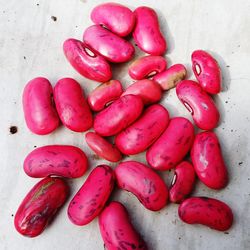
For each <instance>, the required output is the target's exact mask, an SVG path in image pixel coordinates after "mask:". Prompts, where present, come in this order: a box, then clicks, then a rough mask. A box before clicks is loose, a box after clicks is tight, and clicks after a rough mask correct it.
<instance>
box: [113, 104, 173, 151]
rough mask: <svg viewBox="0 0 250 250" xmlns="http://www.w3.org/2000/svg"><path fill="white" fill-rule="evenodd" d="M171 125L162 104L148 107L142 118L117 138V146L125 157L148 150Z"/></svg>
mask: <svg viewBox="0 0 250 250" xmlns="http://www.w3.org/2000/svg"><path fill="white" fill-rule="evenodd" d="M168 123H169V114H168V111H167V110H166V109H165V108H164V107H163V106H161V105H160V104H154V105H152V106H150V107H148V108H147V109H146V110H145V111H144V113H143V114H142V116H141V117H140V118H139V119H138V120H137V121H135V122H134V123H133V124H132V125H130V126H129V127H128V128H126V129H125V130H123V131H122V132H121V133H119V134H118V135H117V137H116V138H115V144H116V145H117V147H118V149H119V150H120V151H121V152H122V153H123V154H125V155H134V154H138V153H141V152H143V151H144V150H146V149H147V148H148V147H149V146H150V145H151V144H152V143H153V142H154V141H156V140H157V139H158V137H159V136H160V135H161V134H162V133H163V132H164V130H165V129H166V127H167V125H168Z"/></svg>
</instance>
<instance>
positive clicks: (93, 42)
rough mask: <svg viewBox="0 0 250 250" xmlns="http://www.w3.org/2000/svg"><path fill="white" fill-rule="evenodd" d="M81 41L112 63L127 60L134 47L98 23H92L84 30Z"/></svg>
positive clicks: (131, 54) (133, 51)
mask: <svg viewBox="0 0 250 250" xmlns="http://www.w3.org/2000/svg"><path fill="white" fill-rule="evenodd" d="M83 41H84V42H85V43H86V44H87V45H88V46H89V47H90V48H92V49H93V50H94V51H96V52H97V53H99V54H100V55H102V56H103V57H104V58H105V59H106V60H108V61H110V62H114V63H122V62H127V61H129V60H130V59H131V58H132V57H133V55H134V53H135V49H134V47H133V45H132V44H131V43H130V42H128V41H127V40H125V39H123V38H121V37H119V36H117V35H115V34H114V33H112V32H111V31H109V30H107V29H105V28H103V27H101V26H100V25H92V26H90V27H89V28H87V29H86V30H85V31H84V34H83Z"/></svg>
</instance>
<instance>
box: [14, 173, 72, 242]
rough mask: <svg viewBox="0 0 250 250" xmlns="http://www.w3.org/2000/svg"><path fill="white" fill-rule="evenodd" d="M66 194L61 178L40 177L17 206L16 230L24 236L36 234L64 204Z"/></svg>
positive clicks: (34, 235)
mask: <svg viewBox="0 0 250 250" xmlns="http://www.w3.org/2000/svg"><path fill="white" fill-rule="evenodd" d="M67 196H68V186H67V185H66V183H65V182H64V181H63V180H62V179H59V178H52V177H47V178H45V179H42V180H41V181H39V182H38V183H37V184H36V185H35V186H34V187H33V188H32V189H31V190H30V192H29V193H28V194H27V195H26V197H25V198H24V200H23V201H22V203H21V205H20V206H19V208H18V210H17V212H16V214H15V218H14V224H15V228H16V230H17V231H18V232H19V233H20V234H22V235H24V236H28V237H36V236H38V235H39V234H41V233H42V232H43V230H44V229H45V228H46V226H47V224H48V223H49V222H50V221H51V219H52V218H53V217H54V215H55V213H56V212H57V210H58V209H59V208H60V207H61V206H62V205H63V204H64V202H65V200H66V198H67Z"/></svg>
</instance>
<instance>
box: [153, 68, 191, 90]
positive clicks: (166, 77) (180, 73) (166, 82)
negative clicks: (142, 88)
mask: <svg viewBox="0 0 250 250" xmlns="http://www.w3.org/2000/svg"><path fill="white" fill-rule="evenodd" d="M186 75H187V70H186V68H185V66H184V65H182V64H174V65H172V66H171V67H170V68H168V69H167V70H165V71H163V72H161V73H159V74H157V75H155V76H154V77H153V78H152V79H153V80H154V81H155V82H156V83H158V84H160V86H161V87H162V89H163V90H169V89H172V88H175V86H176V85H177V83H179V82H180V81H181V80H183V79H184V78H185V77H186Z"/></svg>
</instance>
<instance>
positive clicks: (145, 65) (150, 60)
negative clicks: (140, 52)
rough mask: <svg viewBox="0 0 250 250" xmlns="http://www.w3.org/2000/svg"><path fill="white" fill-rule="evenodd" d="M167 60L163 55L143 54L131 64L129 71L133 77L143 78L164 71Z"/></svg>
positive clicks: (136, 78)
mask: <svg viewBox="0 0 250 250" xmlns="http://www.w3.org/2000/svg"><path fill="white" fill-rule="evenodd" d="M166 67H167V61H166V60H165V58H164V57H162V56H143V57H140V58H138V59H136V60H135V61H134V62H133V63H131V64H130V66H129V69H128V73H129V75H130V77H131V78H133V79H135V80H141V79H145V78H148V77H151V76H153V75H155V74H157V73H160V72H162V71H163V70H165V69H166Z"/></svg>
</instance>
